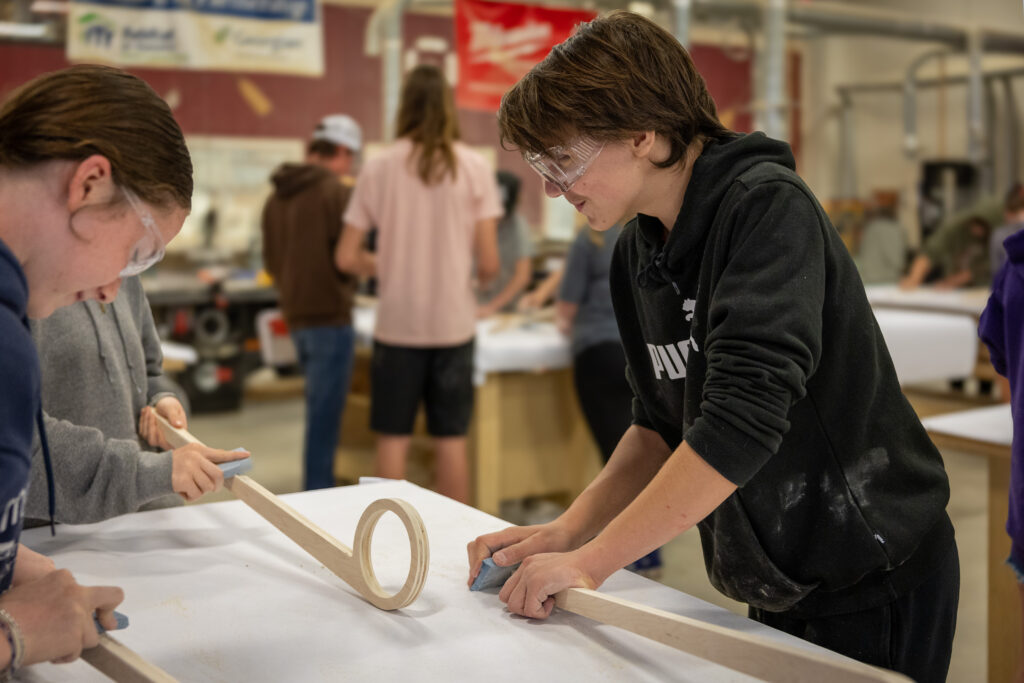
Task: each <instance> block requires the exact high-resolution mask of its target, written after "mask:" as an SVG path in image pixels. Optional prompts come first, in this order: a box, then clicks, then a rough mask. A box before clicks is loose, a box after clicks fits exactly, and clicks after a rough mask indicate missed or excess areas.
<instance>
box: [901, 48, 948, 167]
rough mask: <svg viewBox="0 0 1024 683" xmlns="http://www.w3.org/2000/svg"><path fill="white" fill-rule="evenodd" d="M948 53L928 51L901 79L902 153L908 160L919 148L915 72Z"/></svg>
mask: <svg viewBox="0 0 1024 683" xmlns="http://www.w3.org/2000/svg"><path fill="white" fill-rule="evenodd" d="M950 53H951V50H949V48H939V49H937V50H930V51H928V52H925V53H924V54H923V55H920V56H918V57H917V58H916V59H914V60H913V61H912V62H910V65H909V66H908V67H907V75H906V76H905V77H904V78H903V151H904V153H905V154H906V155H907V158H908V159H914V158H916V157H917V152H918V150H919V149H920V147H921V143H920V141H919V140H918V138H917V72H918V70H919V69H920V68H921V67H922V66H924V64H926V63H927V62H929V61H931V60H933V59H935V58H936V57H943V56H945V55H948V54H950Z"/></svg>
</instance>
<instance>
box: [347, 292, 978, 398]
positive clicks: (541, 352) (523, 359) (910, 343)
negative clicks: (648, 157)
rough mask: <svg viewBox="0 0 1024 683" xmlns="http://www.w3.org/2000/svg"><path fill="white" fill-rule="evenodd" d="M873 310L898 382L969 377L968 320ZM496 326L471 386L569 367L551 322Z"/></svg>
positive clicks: (480, 335)
mask: <svg viewBox="0 0 1024 683" xmlns="http://www.w3.org/2000/svg"><path fill="white" fill-rule="evenodd" d="M919 291H920V290H919ZM911 294H913V292H911ZM874 310H875V318H876V319H877V320H878V325H879V327H880V328H881V330H882V336H883V337H884V338H885V343H886V345H887V346H888V347H889V353H890V355H891V356H892V359H893V363H894V365H895V366H896V374H897V376H898V377H899V379H900V383H901V384H913V383H916V382H930V381H935V380H947V379H960V378H964V377H969V376H971V375H972V374H973V372H974V364H975V362H976V360H977V355H978V332H977V323H976V322H975V320H974V318H972V317H970V316H969V315H965V314H958V315H953V314H949V313H937V312H930V313H929V312H924V311H916V310H901V309H889V308H885V307H879V308H875V309H874ZM375 322H376V311H375V310H374V309H373V308H368V307H363V306H360V307H356V308H355V309H354V313H353V324H354V326H355V329H356V338H357V340H359V343H361V344H367V345H368V344H371V343H372V341H373V326H374V323H375ZM497 324H498V321H497V320H482V321H480V322H478V323H477V337H476V351H475V357H474V372H475V377H474V379H475V382H476V383H477V385H481V384H483V383H484V381H485V380H486V376H487V374H488V373H491V372H537V371H543V370H551V369H558V368H565V367H569V366H570V365H572V352H571V349H570V347H569V340H568V338H566V337H565V335H563V334H561V333H560V332H559V331H558V330H557V329H556V328H555V326H554V324H552V323H550V322H538V323H531V324H529V325H526V326H523V327H518V328H511V329H504V330H501V331H499V332H493V331H492V328H494V327H495V326H496V325H497Z"/></svg>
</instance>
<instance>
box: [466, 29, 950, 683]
mask: <svg viewBox="0 0 1024 683" xmlns="http://www.w3.org/2000/svg"><path fill="white" fill-rule="evenodd" d="M499 125H500V128H501V137H502V140H503V142H504V143H505V144H506V145H512V146H515V147H517V148H519V149H520V150H521V151H522V152H523V153H524V156H525V159H526V160H527V161H528V162H529V163H530V165H531V166H533V167H534V169H535V170H537V171H538V172H539V173H540V174H541V175H542V176H543V178H544V180H545V189H546V192H547V193H548V195H549V196H552V197H556V196H559V195H563V196H565V198H566V199H567V200H568V201H569V202H571V203H572V204H573V206H575V207H576V209H577V210H578V211H580V212H581V213H583V214H584V215H585V216H586V217H587V219H588V220H589V222H590V225H591V226H592V227H593V228H595V229H597V230H605V229H608V228H609V227H611V226H612V225H614V224H615V223H616V222H617V221H618V220H620V219H621V218H623V217H624V216H631V215H633V214H636V218H635V219H633V220H630V221H629V223H628V224H627V226H626V227H625V229H624V230H623V233H622V235H621V237H620V238H619V240H618V243H617V245H616V249H615V254H614V257H613V261H612V269H611V292H612V300H613V303H614V308H615V315H616V319H617V322H618V326H619V331H620V333H621V336H622V342H623V347H624V349H625V353H626V362H627V366H628V369H629V377H630V381H631V383H632V387H633V392H634V401H633V424H632V426H631V427H630V428H629V429H628V430H627V431H626V433H625V435H624V436H623V438H622V440H621V441H620V442H619V444H618V447H617V448H616V449H615V452H614V453H613V455H612V457H611V460H610V461H609V463H608V464H607V465H606V466H605V467H604V469H603V470H602V472H601V474H600V475H599V476H598V477H597V478H596V479H595V480H594V481H593V482H592V483H591V484H590V486H589V487H588V488H587V489H586V490H585V491H584V492H583V493H582V494H581V495H580V496H579V497H578V498H577V499H576V501H574V502H573V504H572V506H571V507H570V508H569V509H568V510H567V511H566V512H565V513H564V514H563V515H562V516H561V517H559V518H558V519H556V520H555V521H553V522H551V523H549V524H545V525H540V526H532V527H513V528H510V529H506V530H503V531H500V532H496V533H492V534H487V535H484V536H481V537H479V538H477V539H475V540H474V541H471V542H470V543H469V545H468V554H469V565H470V580H472V578H474V577H475V575H476V574H477V573H478V571H479V567H480V563H481V561H482V560H483V559H484V558H486V557H488V556H492V555H493V558H494V561H495V562H496V563H497V564H498V565H502V566H507V565H510V564H513V563H516V562H519V561H523V564H522V566H521V567H520V568H519V569H518V570H517V571H516V573H515V574H514V575H513V576H512V577H511V578H510V579H509V581H508V582H507V583H506V584H505V585H504V587H503V588H502V590H501V592H500V598H501V600H502V601H504V602H505V603H506V604H507V606H508V609H509V610H511V611H512V612H514V613H516V614H521V615H525V616H527V617H534V618H544V617H546V616H548V615H549V614H550V613H551V610H552V608H553V607H554V599H553V596H554V595H555V594H556V593H557V592H559V591H561V590H563V589H566V588H570V587H587V588H595V587H597V586H599V585H601V583H602V582H604V580H605V579H606V578H608V576H610V575H611V574H612V573H613V572H614V571H616V570H618V569H619V568H621V567H623V566H625V565H626V564H628V563H629V562H632V561H633V560H635V559H637V558H638V557H641V556H642V555H644V554H645V553H647V552H649V551H650V550H652V549H653V548H656V547H658V546H660V545H663V544H664V543H665V542H667V541H668V540H670V539H671V538H673V537H674V536H676V535H678V534H680V533H682V532H684V531H686V530H688V529H690V528H691V527H693V526H698V527H699V529H700V534H701V541H702V546H703V551H704V559H705V564H706V566H707V571H708V575H709V577H710V579H711V582H712V584H714V585H715V586H716V588H718V589H719V590H720V591H722V592H723V593H725V594H726V595H728V596H729V597H731V598H733V599H735V600H740V601H743V602H746V603H747V604H748V605H749V613H750V616H751V617H752V618H754V619H756V620H757V621H760V622H762V623H765V624H768V625H770V626H773V627H775V628H778V629H781V630H783V631H786V632H788V633H791V634H793V635H796V636H798V637H801V638H804V639H806V640H809V641H811V642H814V643H817V644H819V645H822V646H824V647H827V648H830V649H832V650H835V651H837V652H840V653H842V654H845V655H848V656H850V657H853V658H855V659H858V660H861V661H863V662H867V663H870V664H874V665H878V666H882V667H886V668H890V669H895V670H897V671H901V672H903V673H905V674H907V675H909V676H911V677H913V678H914V679H915V680H918V681H940V680H944V678H945V674H946V671H947V668H948V666H949V657H950V649H951V646H952V639H953V632H954V628H955V624H956V615H957V601H958V595H959V560H958V556H957V550H956V544H955V542H954V538H953V526H952V524H951V522H950V520H949V517H948V515H947V514H946V503H947V501H948V499H949V482H948V479H947V477H946V472H945V470H944V468H943V464H942V459H941V457H940V455H939V453H938V451H937V450H936V449H935V446H934V445H932V443H931V441H930V440H929V438H928V435H927V434H926V433H925V430H924V428H923V427H922V426H921V423H920V421H919V420H918V418H917V416H916V415H915V414H914V411H913V409H912V408H911V407H910V404H909V403H908V402H907V400H906V398H905V397H904V396H903V394H902V393H901V391H900V387H899V382H898V381H897V378H896V373H895V370H894V369H893V365H892V361H891V359H890V357H889V353H888V351H887V349H886V346H885V342H884V340H883V338H882V335H881V332H880V331H879V328H878V326H877V324H876V323H875V320H874V317H873V316H872V314H871V308H870V306H869V305H868V301H867V297H866V296H865V294H864V289H863V285H862V284H861V281H860V278H859V277H858V275H857V271H856V268H855V266H854V264H853V261H852V259H851V258H850V255H849V253H848V252H847V250H846V248H845V247H844V246H843V243H842V241H841V240H840V238H839V235H838V234H837V233H836V231H835V229H834V228H833V227H832V225H831V224H830V223H829V221H828V218H827V217H826V215H825V212H824V211H823V210H822V208H821V207H820V205H819V204H818V202H817V200H816V199H815V198H814V196H813V194H812V193H811V191H810V190H809V189H808V188H807V186H806V184H804V182H803V181H802V180H801V179H800V177H799V176H798V175H797V174H796V173H795V172H794V166H795V164H794V160H793V156H792V153H791V152H790V149H789V146H788V145H786V144H785V143H784V142H780V141H777V140H772V139H769V138H767V137H766V136H764V135H763V134H761V133H754V134H750V135H744V134H739V133H735V132H733V131H730V130H727V129H725V128H723V127H722V125H721V123H720V122H719V120H718V117H717V115H716V112H715V105H714V102H713V101H712V99H711V97H710V96H709V95H708V92H707V90H706V87H705V84H704V81H703V79H702V78H701V76H700V74H699V73H698V72H697V71H696V69H695V67H694V65H693V62H692V60H691V59H690V56H689V54H688V53H687V52H686V50H685V49H684V48H683V47H682V46H681V45H680V44H679V41H678V40H676V39H675V37H674V36H672V35H671V34H670V33H668V32H667V31H665V30H663V29H662V28H660V27H658V26H657V25H656V24H654V23H653V22H651V21H649V20H647V19H645V18H643V17H640V16H638V15H634V14H630V13H627V12H613V13H611V14H609V15H607V16H605V17H602V18H598V19H595V20H594V21H592V22H590V23H588V24H583V25H581V26H580V27H579V28H578V29H577V31H576V33H575V34H574V35H573V36H572V37H570V38H569V39H568V40H566V41H565V42H564V43H562V44H560V45H558V46H556V47H555V48H554V49H553V50H552V51H551V53H550V54H549V55H548V57H547V58H546V59H545V60H544V61H543V62H541V63H540V64H538V65H537V66H535V67H534V68H533V70H532V71H530V72H529V73H528V74H527V75H526V76H525V77H523V79H522V80H520V81H519V83H518V84H516V85H515V86H514V87H513V88H512V89H511V90H509V91H508V92H507V93H506V94H505V96H504V98H503V100H502V104H501V108H500V111H499ZM851 406H852V407H854V409H853V410H851Z"/></svg>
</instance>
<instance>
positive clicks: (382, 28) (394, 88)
mask: <svg viewBox="0 0 1024 683" xmlns="http://www.w3.org/2000/svg"><path fill="white" fill-rule="evenodd" d="M409 4H410V0H387V1H386V2H385V3H384V4H382V5H380V6H379V7H377V9H375V10H374V11H373V14H371V15H370V19H369V21H368V22H367V24H366V42H365V45H366V54H367V55H369V56H371V57H377V56H379V57H380V58H381V99H382V103H383V106H382V108H381V128H380V136H381V140H383V141H384V142H390V141H391V140H393V139H394V126H395V117H396V116H397V114H398V98H399V96H400V94H401V89H402V19H403V17H404V16H405V10H406V8H408V6H409Z"/></svg>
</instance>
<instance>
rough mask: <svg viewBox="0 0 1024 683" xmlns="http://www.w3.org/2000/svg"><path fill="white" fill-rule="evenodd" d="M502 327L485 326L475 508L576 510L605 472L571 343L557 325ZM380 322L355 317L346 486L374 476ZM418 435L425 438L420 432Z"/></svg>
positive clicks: (341, 460)
mask: <svg viewBox="0 0 1024 683" xmlns="http://www.w3.org/2000/svg"><path fill="white" fill-rule="evenodd" d="M503 320H504V318H502V317H501V316H499V317H497V318H493V319H488V320H481V321H479V322H478V323H477V330H476V344H475V348H474V358H473V381H474V384H475V385H476V397H475V402H474V409H473V419H472V422H471V424H470V433H469V437H470V442H469V458H470V466H471V469H472V483H473V486H472V489H473V502H474V504H475V505H476V506H477V507H478V508H480V509H481V510H484V511H486V512H489V513H491V514H497V513H498V512H499V510H500V505H501V501H503V500H516V499H522V498H528V497H543V498H549V499H555V500H557V501H558V502H560V503H561V504H563V505H568V504H569V503H570V502H572V500H573V499H575V498H576V496H577V495H579V494H580V492H582V491H583V489H584V488H586V486H587V484H589V483H590V481H591V480H592V479H593V477H594V476H595V475H596V474H597V472H598V471H599V470H600V467H601V460H600V457H599V455H598V452H597V447H596V445H595V444H594V442H593V439H592V438H591V436H590V432H589V431H588V429H587V425H586V422H585V420H584V418H583V414H582V412H581V411H580V408H579V405H578V402H577V400H576V393H575V389H574V388H573V379H572V353H571V351H570V348H569V342H568V340H567V339H566V337H565V336H564V335H562V334H561V333H560V332H559V331H558V330H557V329H556V328H555V326H554V324H552V323H550V322H533V323H529V324H526V325H519V326H513V327H505V328H503V326H502V321H503ZM375 321H376V311H375V309H374V308H372V307H370V306H357V307H356V308H355V309H354V311H353V327H354V328H355V332H356V340H357V345H358V346H357V350H356V359H355V367H354V369H353V379H352V392H351V393H350V394H349V399H348V403H347V405H346V408H345V415H344V418H343V423H342V436H341V452H340V453H339V457H338V459H337V461H336V466H335V472H336V474H337V475H338V476H340V477H344V478H355V477H358V476H359V475H365V474H372V467H371V466H370V463H369V462H367V461H366V456H365V453H366V450H367V448H370V447H372V441H373V438H372V435H371V434H370V433H369V431H368V415H369V374H370V346H371V344H372V340H373V329H374V324H375ZM418 431H419V432H420V436H422V424H420V425H419V430H418ZM417 438H419V437H417ZM414 440H415V439H414ZM410 476H414V475H410ZM421 481H423V483H427V481H428V480H421Z"/></svg>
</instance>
